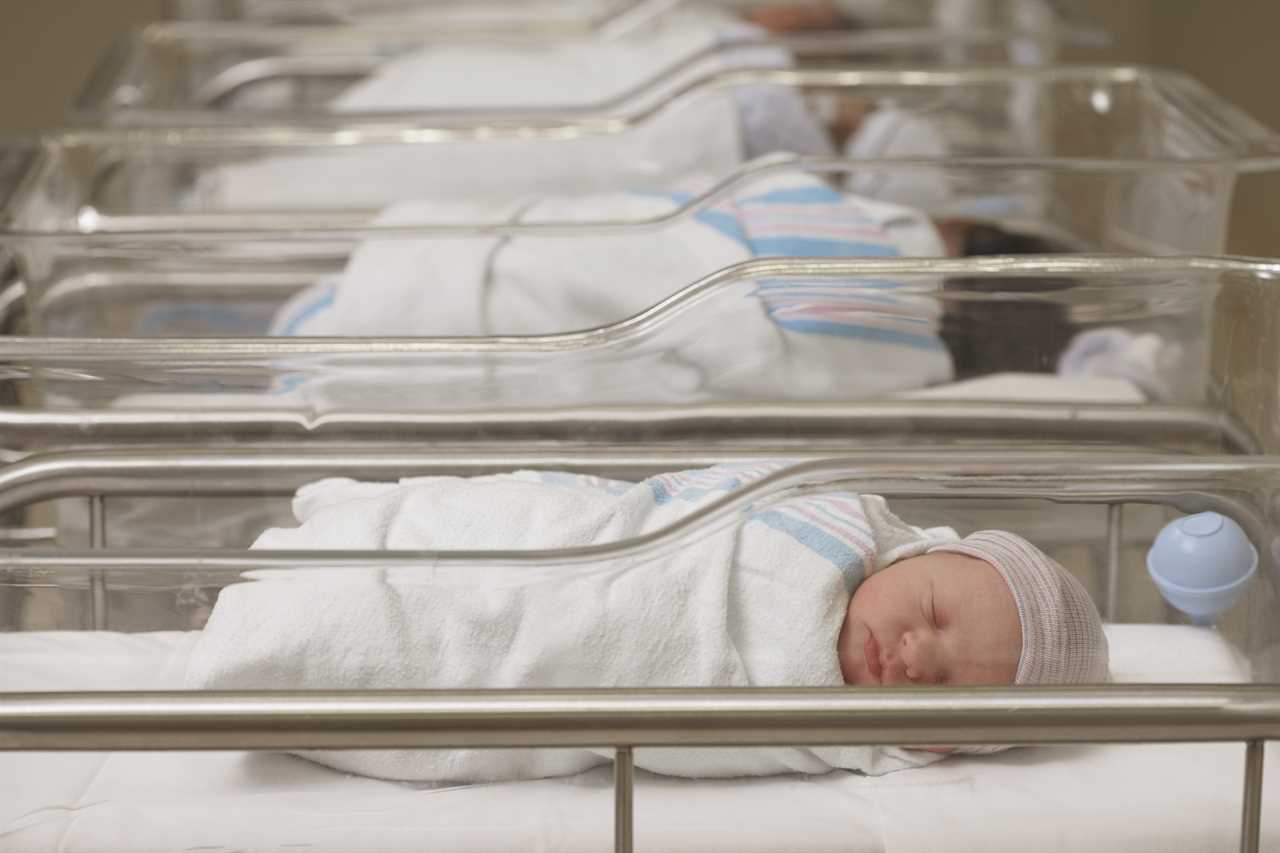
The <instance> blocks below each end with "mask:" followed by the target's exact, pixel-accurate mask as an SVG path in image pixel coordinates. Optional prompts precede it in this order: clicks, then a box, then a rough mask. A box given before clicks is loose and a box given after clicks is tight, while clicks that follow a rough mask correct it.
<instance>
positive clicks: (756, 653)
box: [187, 463, 1107, 782]
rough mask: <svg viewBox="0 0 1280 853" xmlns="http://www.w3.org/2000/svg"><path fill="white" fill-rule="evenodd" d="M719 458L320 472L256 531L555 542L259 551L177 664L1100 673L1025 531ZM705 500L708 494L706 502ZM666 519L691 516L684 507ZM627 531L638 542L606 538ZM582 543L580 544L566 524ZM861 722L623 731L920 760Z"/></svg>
mask: <svg viewBox="0 0 1280 853" xmlns="http://www.w3.org/2000/svg"><path fill="white" fill-rule="evenodd" d="M771 475H777V476H778V477H783V478H785V477H786V476H787V472H786V471H784V470H782V468H781V466H780V465H777V464H774V463H761V464H756V465H724V466H716V467H714V468H709V469H705V470H696V471H681V472H675V473H670V474H663V475H660V476H656V477H651V478H649V479H647V480H644V481H642V482H640V483H627V482H622V481H616V480H603V479H600V478H597V477H587V476H581V475H575V474H567V473H560V472H535V471H521V472H516V473H514V474H501V475H495V476H488V477H476V478H469V479H464V478H453V477H427V478H418V479H410V480H404V481H402V482H400V483H356V482H352V481H349V480H325V481H321V482H319V483H315V484H312V485H310V486H307V487H304V488H303V489H302V490H300V491H299V493H298V496H297V498H296V499H295V501H294V512H295V515H296V516H297V517H298V520H299V522H300V525H299V526H298V527H296V528H281V529H273V530H268V531H266V532H265V533H264V534H263V535H262V536H261V537H260V538H259V540H258V542H257V543H256V545H255V547H258V548H274V549H291V550H292V549H317V548H320V549H343V550H369V549H391V550H418V551H421V550H426V549H431V550H438V551H455V550H463V551H468V550H472V551H474V550H484V551H490V552H491V551H493V550H495V549H503V550H513V551H528V550H533V551H543V552H547V551H550V558H549V559H547V560H545V561H543V562H542V563H541V564H537V563H535V564H532V565H530V564H527V563H524V564H521V563H517V564H515V565H511V564H507V565H503V564H502V563H501V562H497V561H494V560H488V559H475V560H472V561H471V562H469V563H466V564H462V565H457V564H454V565H452V566H450V565H449V564H447V563H446V564H441V563H440V562H439V561H438V560H435V559H433V558H431V557H430V556H426V555H424V557H423V559H422V562H421V564H420V565H415V566H406V567H403V568H394V569H386V570H368V569H365V570H341V569H337V570H334V571H316V570H310V571H305V570H303V571H272V572H262V573H257V574H256V576H255V579H254V580H253V581H251V582H247V583H238V584H233V585H231V586H229V587H227V588H225V589H224V590H222V592H221V594H220V595H219V598H218V601H217V603H216V605H215V607H214V610H213V613H212V615H211V616H210V619H209V622H208V624H207V625H206V626H205V629H204V630H203V631H202V632H201V636H200V639H199V642H198V643H197V645H196V648H195V650H194V652H193V655H192V658H191V660H190V663H189V667H188V672H187V685H188V686H189V687H192V688H198V689H220V690H227V689H230V690H235V689H435V688H453V689H491V688H548V689H549V688H608V687H701V688H707V687H833V686H838V685H841V684H852V685H874V684H882V683H883V684H900V683H917V684H1011V683H1013V684H1031V683H1038V684H1065V683H1085V682H1093V681H1102V680H1105V679H1106V675H1107V651H1106V642H1105V639H1104V638H1103V634H1102V629H1101V625H1100V621H1099V618H1098V614H1097V612H1096V610H1095V609H1094V607H1093V605H1092V603H1091V602H1090V600H1089V596H1088V594H1087V593H1086V592H1085V591H1084V589H1083V588H1082V587H1081V586H1080V584H1079V583H1078V582H1076V581H1075V580H1074V579H1073V578H1072V577H1071V576H1070V575H1069V574H1068V573H1067V572H1066V571H1065V570H1063V569H1062V567H1061V566H1059V565H1058V564H1056V563H1055V562H1053V561H1052V560H1051V559H1049V558H1048V557H1046V556H1045V555H1044V554H1042V553H1041V552H1040V551H1039V550H1037V549H1036V548H1035V547H1033V546H1032V545H1030V544H1029V543H1028V542H1026V541H1025V540H1023V539H1021V538H1019V537H1017V536H1015V535H1013V534H1010V533H1003V532H998V531H986V532H982V533H976V534H974V535H972V536H970V537H968V538H965V539H961V538H959V537H958V536H957V535H956V534H955V532H954V531H952V530H950V529H948V528H933V529H922V528H919V527H915V526H912V525H910V524H908V523H906V522H904V521H902V520H901V519H899V518H898V517H897V516H895V515H894V514H893V513H892V512H890V511H889V509H888V507H887V505H886V504H885V502H884V500H883V499H882V498H879V497H877V496H874V495H859V494H855V493H852V492H848V491H838V490H831V491H824V492H820V493H812V492H808V491H794V490H788V489H787V488H786V486H787V484H786V483H778V482H776V481H769V480H768V478H769V477H770V476H771ZM717 510H719V511H720V512H719V514H716V512H717ZM692 513H701V520H700V521H699V522H696V523H693V524H688V523H687V519H688V517H689V516H690V514H692ZM682 523H684V526H685V527H687V528H688V529H682ZM637 537H645V538H646V539H647V540H648V541H650V542H651V543H652V544H651V546H650V547H649V548H647V549H644V550H640V551H637V550H635V549H634V548H631V549H627V548H622V547H621V546H620V545H617V544H616V543H620V542H626V541H628V540H632V541H633V540H635V539H636V538H637ZM608 544H614V546H615V547H614V550H609V549H602V548H597V550H596V551H595V552H594V554H593V557H592V559H591V560H590V561H589V562H585V561H583V560H577V561H571V560H570V559H568V558H567V557H566V556H563V555H564V554H565V551H564V550H563V549H573V548H582V547H584V546H593V545H595V546H601V545H608ZM306 756H307V757H309V758H312V759H314V760H316V761H319V762H321V763H324V764H329V765H331V766H334V767H337V768H339V769H342V770H346V771H349V772H354V773H360V774H364V775H370V776H378V777H382V778H390V779H402V780H411V781H426V782H442V781H495V780H506V779H525V778H538V777H545V776H560V775H568V774H572V773H577V772H580V771H582V770H586V769H588V768H590V767H593V766H595V765H598V764H601V763H604V762H607V761H608V760H609V759H610V758H611V756H612V752H611V750H609V749H607V748H603V747H602V748H599V749H543V750H466V749H453V750H381V751H365V752H316V753H306ZM938 757H939V756H937V755H934V754H928V753H924V752H920V751H911V750H901V749H894V748H872V747H803V748H802V747H768V748H742V749H666V748H653V749H649V748H646V749H641V750H638V751H637V753H636V763H637V766H639V767H642V768H645V769H647V770H650V771H653V772H657V773H664V774H669V775H677V776H693V777H698V776H747V775H767V774H775V773H797V772H798V773H826V772H829V771H831V770H833V769H850V770H857V771H860V772H864V773H885V772H889V771H892V770H898V769H902V768H906V767H913V766H919V765H921V764H925V763H929V762H930V761H935V760H937V759H938Z"/></svg>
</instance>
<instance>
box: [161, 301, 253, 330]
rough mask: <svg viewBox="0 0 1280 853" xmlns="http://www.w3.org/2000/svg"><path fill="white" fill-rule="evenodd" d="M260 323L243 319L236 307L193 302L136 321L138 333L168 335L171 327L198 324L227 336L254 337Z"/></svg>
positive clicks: (246, 318) (164, 309)
mask: <svg viewBox="0 0 1280 853" xmlns="http://www.w3.org/2000/svg"><path fill="white" fill-rule="evenodd" d="M261 322H262V321H261V320H259V319H257V318H255V317H246V316H245V315H244V314H243V313H242V312H241V311H239V310H238V309H235V308H227V307H225V306H222V305H212V304H207V303H196V304H193V305H176V306H171V305H165V306H161V307H159V308H154V309H152V310H151V311H148V312H147V313H146V315H144V316H143V318H142V319H141V320H140V321H139V322H138V330H139V331H142V332H147V333H148V334H151V333H154V332H157V331H159V332H168V331H169V330H170V327H171V326H173V325H174V324H181V325H184V326H189V325H191V324H192V323H199V324H200V325H202V326H206V327H207V326H217V327H218V328H219V330H221V331H224V332H227V333H235V332H240V333H244V334H250V335H252V334H255V333H257V332H259V331H260V330H261V328H262V326H261Z"/></svg>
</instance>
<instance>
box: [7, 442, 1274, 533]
mask: <svg viewBox="0 0 1280 853" xmlns="http://www.w3.org/2000/svg"><path fill="white" fill-rule="evenodd" d="M786 456H787V454H773V457H774V458H783V459H785V458H786ZM733 458H738V459H742V460H757V461H758V460H759V459H760V458H761V457H760V456H759V455H754V456H753V455H751V454H739V455H738V456H737V457H734V456H733V455H732V454H715V453H704V452H700V451H698V450H697V449H696V448H695V449H693V450H690V451H687V452H684V453H678V452H675V451H668V452H667V453H665V454H660V455H659V456H657V457H656V458H655V456H654V455H653V454H652V448H640V449H639V450H638V451H636V452H633V453H632V454H630V455H627V454H619V455H616V456H611V455H601V454H593V453H591V452H590V451H586V452H577V451H575V450H573V449H570V450H566V451H561V450H552V451H547V452H546V453H545V454H542V455H539V454H532V453H531V454H528V458H527V459H526V461H533V460H535V459H536V460H537V461H536V463H535V467H542V468H551V469H555V470H566V469H572V470H576V471H580V472H590V473H597V474H602V475H606V476H613V477H619V478H625V477H633V478H634V477H636V476H647V475H650V474H653V473H656V472H660V471H663V470H671V467H670V466H669V465H668V464H666V463H670V462H673V461H674V462H679V463H680V464H682V465H683V466H684V467H692V466H694V465H697V464H704V463H709V462H710V461H712V460H714V461H726V460H727V459H733ZM883 460H884V456H883V453H877V452H876V451H874V450H869V451H864V452H863V453H861V454H858V455H849V456H844V457H828V458H815V457H813V456H812V455H808V454H805V453H804V451H800V452H799V453H798V454H792V455H791V458H790V459H787V460H786V461H788V462H789V463H790V464H789V465H788V467H785V468H782V469H780V470H779V471H778V472H776V473H774V474H771V475H769V476H767V477H764V478H761V479H760V480H758V481H756V482H755V483H753V484H751V485H749V486H747V487H744V488H743V489H740V490H738V491H736V492H734V493H732V494H731V495H728V496H726V497H725V498H724V499H722V500H721V501H718V502H716V503H715V504H714V505H712V506H710V507H708V508H707V510H705V512H704V511H700V512H698V513H694V514H692V515H690V516H688V517H687V518H686V522H690V523H691V522H693V521H695V520H702V519H703V518H704V517H705V515H707V514H716V513H719V512H721V511H722V510H726V509H733V508H735V507H737V506H738V505H739V504H740V503H741V502H743V501H745V500H748V499H759V498H760V497H763V496H768V497H777V496H778V495H780V494H782V493H783V492H785V491H786V490H788V489H795V488H809V487H815V486H816V487H820V488H821V487H831V488H834V487H837V484H838V487H840V488H853V489H855V490H858V491H863V492H873V493H875V494H883V495H886V496H893V497H938V496H947V497H953V498H973V497H1004V498H1025V499H1040V500H1048V501H1055V502H1067V503H1105V502H1120V501H1138V502H1145V503H1153V504H1164V505H1168V506H1173V507H1176V508H1179V509H1182V510H1184V511H1203V510H1206V509H1213V510H1215V511H1219V512H1223V513H1225V514H1228V515H1231V516H1233V517H1234V518H1235V519H1236V520H1237V521H1238V522H1239V523H1240V524H1241V525H1243V526H1244V527H1245V529H1246V531H1248V530H1250V529H1251V528H1256V527H1257V524H1258V520H1257V519H1255V518H1254V517H1253V516H1254V515H1255V514H1256V511H1255V510H1254V509H1252V508H1251V507H1252V504H1251V503H1250V502H1249V501H1248V500H1247V499H1242V498H1241V497H1239V494H1240V493H1241V492H1243V491H1245V490H1247V489H1248V488H1250V487H1265V488H1273V489H1274V488H1280V460H1276V459H1273V458H1272V457H1257V456H1247V457H1239V456H1228V457H1187V458H1186V459H1182V458H1178V457H1175V458H1174V461H1170V459H1169V458H1168V457H1150V456H1143V455H1135V456H1121V455H1118V454H1100V455H1097V456H1094V457H1090V458H1087V459H1085V458H1082V457H1081V456H1080V454H1079V453H1075V454H1072V453H1069V452H1057V453H1054V452H1047V453H1046V452H1032V451H1026V452H1018V451H1006V452H1004V453H996V452H994V451H989V452H986V453H978V452H974V451H973V450H972V449H971V448H966V449H961V450H957V451H953V452H950V453H948V452H944V451H939V450H932V451H922V450H902V451H900V452H896V453H894V455H893V460H892V461H890V462H885V461H883ZM512 461H513V459H512V457H511V456H509V455H507V456H495V457H486V456H484V455H483V454H475V455H471V456H463V457H461V458H460V457H459V456H458V455H456V453H455V454H450V453H439V452H435V453H433V452H431V451H430V450H428V451H423V452H414V451H411V450H403V449H381V448H374V449H365V448H362V447H333V446H320V447H310V448H305V449H298V448H295V449H293V450H291V451H288V452H285V451H284V450H282V449H278V448H270V447H267V448H255V449H245V450H217V449H214V450H189V449H181V448H179V449H175V448H164V449H154V448H153V449H138V450H133V451H106V450H102V451H82V452H67V453H48V454H43V455H40V456H32V457H28V458H26V459H23V460H21V461H19V462H16V463H13V464H11V465H8V466H5V467H4V468H0V511H5V510H11V509H18V508H21V507H24V506H27V505H29V504H32V503H38V502H40V501H46V500H52V499H54V498H62V497H73V496H85V495H89V496H94V495H96V496H102V497H109V496H135V497H169V496H177V497H196V496H202V497H211V496H218V495H222V496H288V495H292V494H293V493H294V491H296V489H297V488H298V487H299V486H301V485H304V484H306V483H308V482H311V481H312V480H315V479H318V478H320V477H323V476H346V477H351V478H354V479H369V480H378V479H381V480H398V479H400V478H402V477H406V476H428V475H451V476H474V475H478V474H483V473H492V472H494V471H500V470H504V469H509V468H510V467H511V463H512ZM1253 532H1255V533H1256V532H1257V531H1256V530H1254V531H1253ZM1258 541H1262V540H1261V539H1259V540H1258Z"/></svg>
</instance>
